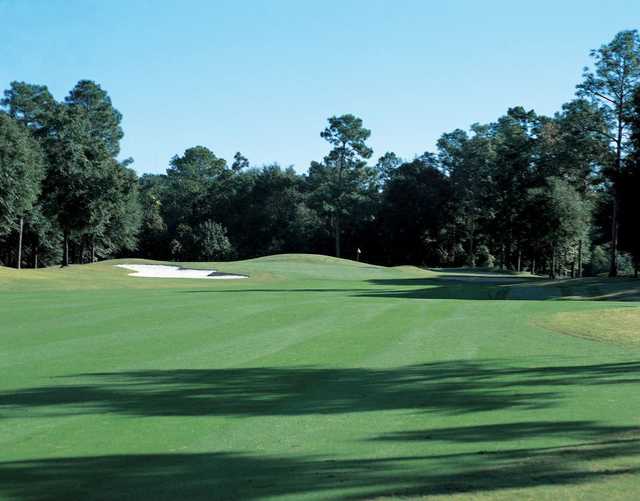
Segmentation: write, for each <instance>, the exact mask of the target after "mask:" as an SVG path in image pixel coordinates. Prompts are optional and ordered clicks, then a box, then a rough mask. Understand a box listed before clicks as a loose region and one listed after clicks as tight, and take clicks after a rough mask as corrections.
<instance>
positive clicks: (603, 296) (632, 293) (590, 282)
mask: <svg viewBox="0 0 640 501" xmlns="http://www.w3.org/2000/svg"><path fill="white" fill-rule="evenodd" d="M368 283H369V284H371V285H374V286H377V287H379V289H376V288H374V289H371V290H368V291H366V292H361V293H359V294H358V295H359V296H363V297H374V298H379V297H385V298H406V299H467V300H512V301H522V300H527V301H531V300H534V301H546V300H555V299H565V300H566V299H573V300H590V301H640V282H639V281H638V280H635V279H631V278H619V279H610V280H606V279H600V278H583V279H572V280H548V279H545V278H540V277H521V276H513V277H511V276H507V277H502V276H497V277H495V276H491V275H480V274H476V275H472V274H469V275H467V276H465V275H464V274H460V273H456V274H442V275H440V276H438V277H428V278H404V279H402V278H401V279H373V280H369V281H368Z"/></svg>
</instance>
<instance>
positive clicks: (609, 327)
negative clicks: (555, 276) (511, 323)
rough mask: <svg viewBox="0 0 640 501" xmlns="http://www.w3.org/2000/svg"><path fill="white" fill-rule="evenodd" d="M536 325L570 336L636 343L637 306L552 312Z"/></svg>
mask: <svg viewBox="0 0 640 501" xmlns="http://www.w3.org/2000/svg"><path fill="white" fill-rule="evenodd" d="M540 324H541V325H543V326H545V327H547V328H548V329H551V330H553V331H557V332H560V333H562V334H568V335H570V336H578V337H584V338H587V339H593V340H596V341H606V342H611V343H619V344H623V345H636V346H637V345H640V308H636V307H632V308H613V309H606V310H597V311H571V312H561V313H555V314H554V315H551V316H550V317H549V318H548V319H544V320H541V321H540Z"/></svg>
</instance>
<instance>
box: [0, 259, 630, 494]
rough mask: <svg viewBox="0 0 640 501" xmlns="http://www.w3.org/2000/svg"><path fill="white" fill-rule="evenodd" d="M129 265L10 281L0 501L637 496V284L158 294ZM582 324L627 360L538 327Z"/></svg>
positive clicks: (425, 275) (415, 283)
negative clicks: (631, 338) (632, 337)
mask: <svg viewBox="0 0 640 501" xmlns="http://www.w3.org/2000/svg"><path fill="white" fill-rule="evenodd" d="M118 262H119V263H122V262H145V261H141V260H120V261H113V262H105V263H98V264H94V265H85V266H72V267H70V268H67V269H63V270H61V269H59V268H51V269H46V270H37V271H34V270H22V271H20V272H18V271H16V270H9V269H3V268H0V319H1V322H0V376H1V377H0V451H2V454H1V455H0V498H9V499H13V498H15V499H27V500H30V499H91V498H94V499H95V498H98V499H105V498H109V499H154V500H155V499H177V498H181V499H184V498H201V499H202V498H205V499H211V498H217V499H267V498H268V499H295V500H297V499H331V498H335V499H345V498H347V499H349V498H401V499H405V498H418V499H421V498H423V497H431V496H434V497H439V496H454V499H467V498H471V499H514V498H517V499H559V498H561V499H602V498H605V497H606V498H607V499H632V498H633V497H634V493H636V492H638V491H639V490H640V434H639V432H638V430H639V428H640V399H638V398H637V390H638V387H639V386H638V385H639V383H640V347H639V345H638V344H635V343H624V344H620V343H619V342H618V340H617V338H618V337H619V336H621V335H622V334H621V332H624V330H623V329H630V330H631V331H632V330H633V328H634V325H635V324H634V322H636V321H637V315H636V313H635V312H637V311H639V310H638V306H637V304H638V303H637V302H636V301H637V300H636V299H635V298H636V294H637V289H638V282H636V281H632V280H625V279H620V280H608V279H585V280H574V281H561V282H550V281H548V280H544V279H539V278H535V277H531V276H527V275H512V274H499V273H488V272H483V271H478V270H432V271H426V270H419V269H417V268H413V267H398V268H384V267H379V266H370V265H367V264H365V263H354V262H351V261H344V260H336V259H334V258H328V257H323V256H309V255H286V256H271V257H267V258H260V259H254V260H248V261H241V262H235V263H214V264H211V263H181V264H183V265H184V266H194V267H214V268H218V269H220V270H221V271H228V272H235V273H244V274H248V275H250V278H249V279H247V280H242V281H229V282H225V281H208V280H186V279H179V280H166V279H146V278H133V277H129V276H128V271H127V270H123V269H119V268H114V267H113V264H117V263H118ZM611 299H616V301H611ZM622 300H624V301H622ZM571 318H574V319H576V321H579V322H580V325H587V326H589V327H590V328H593V329H592V330H593V331H594V332H596V333H600V334H599V335H600V337H601V338H602V339H604V338H603V337H602V335H601V333H602V332H605V330H601V329H600V328H599V327H598V326H599V325H602V326H603V327H602V329H605V328H606V329H608V330H606V332H610V334H611V337H608V338H607V339H613V338H616V340H615V342H608V341H606V342H602V341H600V342H594V341H593V340H591V339H586V338H585V337H584V336H582V337H577V336H576V335H570V336H568V335H563V334H562V333H560V332H558V331H555V330H550V329H549V328H548V326H542V325H540V323H539V321H540V319H544V320H549V321H551V322H557V321H558V319H560V320H561V321H565V320H566V319H571ZM566 321H567V322H569V323H570V324H571V325H574V321H573V320H566ZM614 322H620V324H619V325H622V326H623V327H622V328H618V327H614ZM575 325H578V324H577V323H576V324H575ZM561 330H562V329H561Z"/></svg>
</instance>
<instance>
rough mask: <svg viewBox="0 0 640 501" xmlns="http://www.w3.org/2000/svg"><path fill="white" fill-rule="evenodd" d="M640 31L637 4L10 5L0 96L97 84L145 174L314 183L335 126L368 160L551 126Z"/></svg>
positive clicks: (1, 29) (0, 23) (36, 1)
mask: <svg viewBox="0 0 640 501" xmlns="http://www.w3.org/2000/svg"><path fill="white" fill-rule="evenodd" d="M636 27H640V2H639V1H637V0H627V1H624V0H623V1H616V0H609V1H607V2H604V1H589V0H579V1H578V0H577V1H565V0H562V1H561V0H555V1H547V0H538V1H535V2H533V1H531V2H525V1H516V0H512V1H490V0H488V1H482V2H481V1H472V0H468V1H464V0H458V1H454V0H450V1H444V0H443V1H428V0H422V1H408V0H397V1H392V0H389V1H374V0H366V1H358V0H343V1H334V0H323V1H316V2H312V1H301V0H298V1H285V0H270V1H267V0H253V1H240V0H236V1H223V0H209V1H207V0H202V1H196V0H185V1H178V0H173V1H168V0H167V1H165V0H153V1H142V0H140V1H136V0H120V1H117V0H109V1H97V0H95V1H88V0H82V1H81V0H0V87H2V88H6V87H7V86H8V85H9V82H10V81H12V80H25V81H28V82H33V83H42V84H46V85H48V86H49V89H50V90H51V91H52V92H53V94H54V95H55V97H56V98H58V99H62V98H63V97H64V96H65V95H66V94H67V92H68V91H69V89H70V88H71V87H72V86H73V85H74V84H75V82H77V81H78V80H80V79H85V78H88V79H92V80H95V81H97V82H98V83H100V84H101V85H102V86H103V88H105V89H106V90H107V91H108V92H109V94H110V95H111V98H112V100H113V102H114V104H115V106H116V107H117V108H118V109H119V110H120V111H121V112H122V113H123V115H124V120H123V127H124V131H125V139H124V141H123V145H122V156H123V157H128V156H132V157H134V159H135V164H134V166H135V168H136V170H137V171H138V172H139V173H143V172H163V171H164V170H165V169H166V167H167V164H168V162H169V159H170V158H171V157H172V156H173V155H174V154H176V153H181V152H182V151H184V149H185V148H187V147H189V146H194V145H198V144H202V145H204V146H207V147H209V148H211V149H212V150H213V151H214V152H215V153H216V154H217V155H218V156H222V157H224V158H227V159H231V157H232V156H233V154H234V152H235V151H238V150H239V151H241V152H242V153H243V154H244V155H245V156H247V157H248V158H249V160H250V161H251V163H252V164H254V165H261V164H264V163H270V162H276V161H277V162H279V163H280V164H281V165H291V164H293V165H295V167H296V169H297V170H298V171H304V170H306V168H307V167H308V164H309V162H310V161H311V160H320V159H321V158H322V157H323V156H324V155H325V154H326V152H327V151H328V146H327V144H326V143H325V142H324V141H323V140H322V139H321V138H320V136H319V133H320V131H321V130H322V128H323V127H324V125H325V123H326V119H327V117H329V116H331V115H334V114H343V113H354V114H356V115H358V116H360V117H362V118H363V120H364V122H365V126H367V127H368V128H370V129H371V130H372V136H371V140H370V144H371V146H372V147H373V148H374V158H377V157H378V156H380V155H381V154H383V153H384V152H385V151H389V150H392V151H395V152H396V153H397V154H399V155H400V156H402V157H405V158H413V156H414V155H416V154H420V153H422V152H424V151H425V150H431V149H433V148H434V145H435V141H436V140H437V138H438V137H439V136H440V134H442V133H443V132H445V131H450V130H452V129H454V128H457V127H461V128H466V127H468V126H469V125H470V124H471V123H473V122H488V121H492V120H494V119H495V118H497V117H498V116H499V115H500V114H502V113H504V112H505V111H506V109H507V108H508V107H510V106H514V105H522V106H525V107H527V108H534V109H535V110H536V111H538V112H539V113H546V114H551V113H553V112H554V111H556V110H557V109H558V108H559V107H560V105H561V104H562V103H563V102H565V101H567V100H569V99H571V98H572V95H573V93H574V87H575V84H576V83H578V81H579V80H580V75H581V71H582V67H583V66H584V65H585V64H588V63H589V56H588V54H589V50H590V49H593V48H596V47H598V46H600V45H601V44H603V43H605V42H607V41H609V40H610V39H611V38H612V37H613V35H614V34H615V33H616V32H617V31H619V30H622V29H631V28H636Z"/></svg>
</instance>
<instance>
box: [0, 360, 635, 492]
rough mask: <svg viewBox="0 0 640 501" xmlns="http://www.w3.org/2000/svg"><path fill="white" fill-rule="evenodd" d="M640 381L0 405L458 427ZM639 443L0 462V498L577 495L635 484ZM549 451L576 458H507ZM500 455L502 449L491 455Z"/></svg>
mask: <svg viewBox="0 0 640 501" xmlns="http://www.w3.org/2000/svg"><path fill="white" fill-rule="evenodd" d="M639 376H640V362H621V363H606V364H591V365H561V366H557V365H554V366H546V365H542V366H537V367H521V366H514V365H509V364H508V363H507V361H504V360H487V361H482V362H478V361H475V362H470V361H448V362H439V363H432V364H423V365H414V366H407V367H400V368H396V369H364V368H363V369H331V368H322V369H321V368H313V367H293V368H247V369H219V370H157V371H129V372H116V373H93V374H84V375H76V376H74V379H73V381H72V382H70V383H66V380H65V379H64V378H61V382H60V384H57V385H50V386H45V387H38V388H30V389H24V390H19V391H13V392H4V393H1V394H0V412H2V413H3V414H4V416H5V417H18V418H20V417H30V418H31V419H37V418H38V416H74V415H81V414H95V413H116V414H122V415H129V416H208V415H211V416H219V415H223V416H235V417H243V416H267V415H268V416H274V415H304V414H336V413H346V412H349V413H352V412H360V411H374V410H389V409H409V410H415V411H417V412H437V413H444V414H464V413H478V412H483V411H493V410H500V409H515V410H532V409H540V408H547V407H551V406H556V405H559V404H560V402H561V399H562V396H563V392H562V388H563V387H570V386H574V385H580V386H585V385H598V386H601V385H620V384H626V385H630V391H633V390H631V388H635V387H637V385H638V383H639V382H640V377H639ZM78 381H81V382H80V383H79V382H78ZM4 422H5V423H9V422H10V421H6V420H5V421H4ZM637 431H638V430H637V429H635V428H633V427H627V426H609V425H605V424H602V423H598V422H593V421H577V420H575V421H564V422H552V421H523V422H510V423H496V424H489V425H479V426H468V427H449V428H438V429H430V430H429V429H426V430H408V431H397V432H390V433H386V434H382V435H379V436H372V437H370V438H369V439H368V440H371V441H380V442H383V441H397V442H406V443H411V444H416V445H417V444H418V443H419V444H420V447H419V448H418V449H417V450H418V451H420V453H419V454H418V453H417V454H415V455H407V456H397V457H387V458H377V459H376V458H356V459H348V460H346V459H332V458H328V457H320V456H302V455H298V456H295V455H292V456H269V455H263V454H260V455H258V454H240V453H232V452H225V453H203V454H149V455H144V454H141V455H126V456H125V455H122V456H118V455H111V456H95V457H67V458H52V459H37V460H27V461H13V462H7V461H5V462H0V497H2V496H8V497H15V498H18V499H25V500H32V499H85V498H92V497H93V498H109V499H140V498H143V499H177V498H180V499H184V498H200V499H204V498H207V499H259V498H264V497H269V496H279V495H303V494H316V495H317V496H319V497H321V498H365V497H366V498H369V497H372V496H384V495H428V494H454V493H464V492H481V491H492V490H499V489H507V488H520V487H531V486H540V485H578V484H581V483H585V482H592V481H595V480H599V479H602V478H607V477H612V476H616V475H629V474H638V473H639V471H638V468H640V439H639V438H638V433H637ZM554 437H555V438H558V439H559V440H560V441H561V442H562V441H563V440H564V439H566V440H570V443H573V444H575V445H572V446H569V447H528V448H513V447H514V445H517V441H519V440H529V439H531V438H541V439H544V438H554ZM438 442H440V443H453V444H456V443H464V444H466V445H467V446H472V447H471V449H472V450H473V452H469V451H468V450H467V452H455V453H449V454H442V453H440V454H436V453H435V451H434V453H431V454H430V453H429V446H430V445H431V444H436V443H438ZM564 443H566V442H564ZM489 444H491V445H489ZM496 444H505V445H504V448H502V449H501V450H495V445H496ZM487 447H489V448H493V449H494V450H487ZM438 450H440V451H441V450H442V448H439V449H438ZM425 451H426V452H425ZM594 465H595V466H594Z"/></svg>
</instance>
